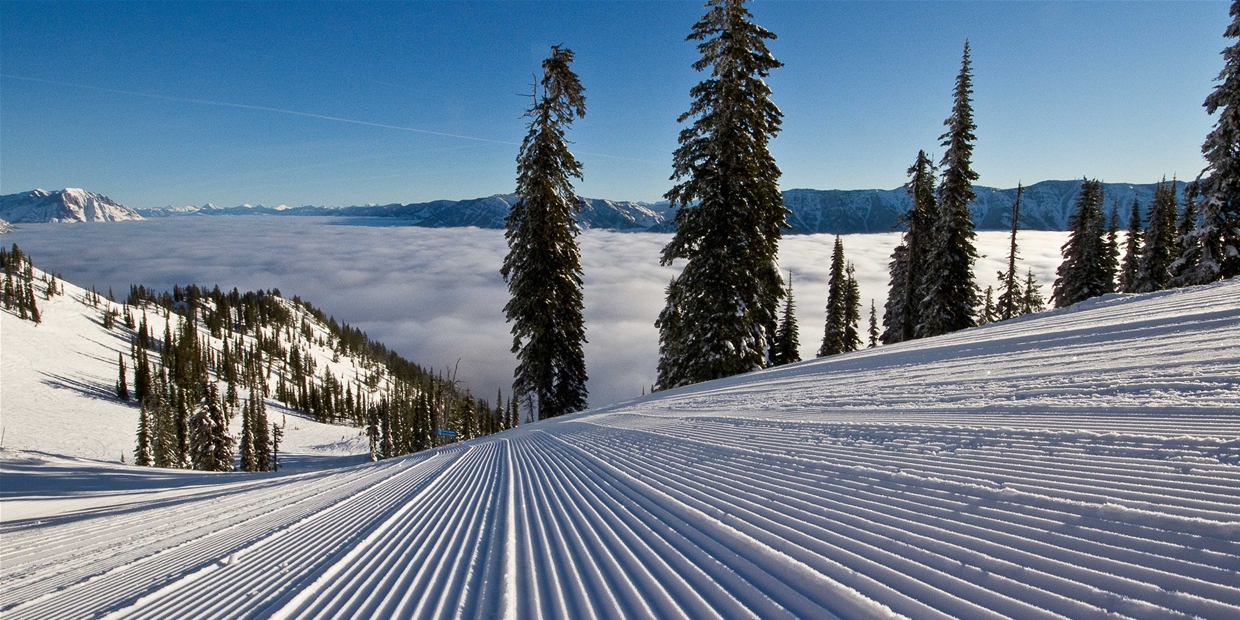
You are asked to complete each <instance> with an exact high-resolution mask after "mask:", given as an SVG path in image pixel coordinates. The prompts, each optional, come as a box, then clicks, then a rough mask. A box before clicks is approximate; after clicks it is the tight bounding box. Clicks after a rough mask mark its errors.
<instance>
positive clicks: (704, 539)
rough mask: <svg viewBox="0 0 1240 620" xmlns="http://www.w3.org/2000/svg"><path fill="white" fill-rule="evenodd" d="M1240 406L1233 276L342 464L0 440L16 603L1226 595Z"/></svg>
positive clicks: (970, 610)
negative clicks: (199, 463) (92, 457)
mask: <svg viewBox="0 0 1240 620" xmlns="http://www.w3.org/2000/svg"><path fill="white" fill-rule="evenodd" d="M9 331H10V330H9V327H8V324H7V323H6V324H5V338H6V339H7V338H9V336H8V334H9ZM9 350H10V349H9V345H8V341H7V340H6V342H5V356H6V358H5V360H6V364H8V355H9V353H8V351H9ZM8 370H9V369H8V367H7V366H6V368H5V371H6V375H5V376H6V383H5V387H6V392H7V390H8V389H9V388H8V385H9V384H8V379H7V377H8V376H9V375H8ZM41 389H46V388H41ZM6 398H7V396H6ZM8 406H9V405H8V402H7V401H6V404H5V407H6V413H7V408H8ZM1237 410H1240V281H1235V280H1233V281H1227V282H1221V283H1217V284H1215V285H1211V286H1207V287H1198V288H1192V289H1183V290H1175V291H1167V292H1162V293H1155V294H1150V295H1144V296H1122V295H1113V296H1108V297H1104V298H1099V299H1095V300H1092V301H1090V302H1087V303H1085V304H1081V305H1080V306H1077V307H1073V308H1069V309H1065V310H1059V311H1054V312H1050V313H1046V314H1043V315H1036V316H1031V317H1027V318H1024V319H1018V320H1014V321H1010V322H1004V323H997V324H991V325H988V326H985V327H981V328H975V329H969V330H965V331H962V332H957V333H954V334H951V335H948V336H943V337H938V338H933V339H927V340H920V341H914V342H909V343H904V344H900V345H894V346H889V347H880V348H877V349H872V350H866V351H860V352H857V353H853V354H845V355H840V356H835V357H831V358H824V359H818V360H812V361H808V362H804V363H800V364H795V365H791V366H785V367H781V368H778V369H772V370H768V371H763V372H759V373H755V374H751V375H747V376H740V377H734V378H731V379H727V380H721V381H716V382H711V383H707V384H702V385H698V386H693V387H689V388H683V389H680V390H675V391H671V392H667V393H660V394H656V395H653V396H650V397H646V398H643V399H640V400H636V401H632V402H629V403H625V404H621V405H618V406H614V407H610V408H607V409H604V410H597V411H590V412H586V413H583V414H578V415H575V416H570V417H566V418H561V419H557V420H550V421H546V422H539V423H536V424H532V425H523V426H522V427H520V428H518V429H515V430H511V431H506V432H504V433H501V434H498V435H494V436H491V437H488V438H483V439H478V440H475V441H471V442H466V443H463V444H456V445H453V446H449V447H447V448H444V449H440V450H437V451H432V452H424V453H421V454H418V455H415V456H412V457H406V458H398V459H391V460H386V461H381V462H379V463H376V464H365V465H360V466H354V467H350V468H344V469H337V470H332V471H326V472H315V473H305V474H298V475H284V476H272V475H270V474H263V475H227V476H212V475H194V474H192V473H184V472H171V471H160V470H151V469H138V468H131V467H122V466H119V465H101V464H93V463H85V462H77V461H73V460H68V459H63V458H57V457H50V456H44V455H39V454H32V453H16V452H13V451H8V450H7V449H6V452H5V455H4V456H5V458H4V460H3V462H2V463H0V468H2V475H3V482H4V484H3V492H2V496H0V497H2V501H3V523H2V525H0V533H3V546H2V549H0V559H2V560H3V561H2V562H0V612H2V613H3V614H4V617H5V618H6V619H18V618H40V619H55V618H77V617H86V616H92V615H104V614H110V615H109V616H108V617H136V618H145V617H152V618H155V617H159V618H171V617H178V618H180V617H208V616H209V617H274V618H288V617H349V616H352V617H441V616H451V617H471V618H499V617H505V618H516V617H567V618H582V617H621V616H626V617H658V618H672V617H691V618H708V617H718V618H747V617H748V618H784V617H802V618H876V617H907V618H918V619H921V618H953V617H968V618H1000V617H1009V618H1063V617H1070V618H1194V617H1195V618H1217V619H1225V618H1236V617H1240V417H1237V416H1236V411H1237ZM7 445H8V444H7V443H6V446H7ZM207 480H211V481H219V482H218V484H206V483H205V482H206V481H207Z"/></svg>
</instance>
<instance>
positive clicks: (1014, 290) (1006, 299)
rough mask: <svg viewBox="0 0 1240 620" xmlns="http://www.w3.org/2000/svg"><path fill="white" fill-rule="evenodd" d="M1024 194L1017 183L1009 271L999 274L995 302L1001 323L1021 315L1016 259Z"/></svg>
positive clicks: (1022, 187)
mask: <svg viewBox="0 0 1240 620" xmlns="http://www.w3.org/2000/svg"><path fill="white" fill-rule="evenodd" d="M1024 193H1025V188H1024V186H1023V185H1021V184H1020V183H1017V184H1016V201H1015V202H1013V203H1012V237H1011V239H1010V240H1009V242H1008V260H1007V270H1005V271H1000V272H999V297H998V298H997V299H996V300H995V313H996V316H997V320H1000V321H1006V320H1008V319H1010V318H1012V317H1015V316H1019V315H1020V306H1021V299H1022V294H1021V286H1020V285H1021V282H1020V272H1018V271H1017V270H1016V259H1017V257H1018V256H1019V254H1018V253H1017V249H1016V231H1017V230H1019V228H1020V225H1019V222H1020V198H1021V196H1022V195H1023V194H1024Z"/></svg>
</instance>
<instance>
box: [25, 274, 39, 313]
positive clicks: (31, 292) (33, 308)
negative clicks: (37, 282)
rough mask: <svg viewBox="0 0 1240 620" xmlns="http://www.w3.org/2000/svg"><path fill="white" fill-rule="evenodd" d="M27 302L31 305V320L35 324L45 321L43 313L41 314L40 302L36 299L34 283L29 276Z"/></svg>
mask: <svg viewBox="0 0 1240 620" xmlns="http://www.w3.org/2000/svg"><path fill="white" fill-rule="evenodd" d="M26 303H27V304H28V305H29V306H30V320H31V321H34V324H35V325H38V324H39V323H42V322H43V315H41V314H39V304H38V302H36V301H35V300H34V283H33V282H32V281H30V279H29V278H28V279H27V280H26Z"/></svg>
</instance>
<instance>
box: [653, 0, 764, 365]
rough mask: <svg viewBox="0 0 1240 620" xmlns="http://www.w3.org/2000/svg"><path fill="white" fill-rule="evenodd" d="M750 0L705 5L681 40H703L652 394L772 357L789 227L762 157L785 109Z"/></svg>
mask: <svg viewBox="0 0 1240 620" xmlns="http://www.w3.org/2000/svg"><path fill="white" fill-rule="evenodd" d="M745 1H746V0H708V1H707V2H706V14H705V15H703V16H702V18H701V19H700V20H698V22H697V23H696V24H694V26H693V29H692V31H691V33H690V34H689V36H688V38H687V40H690V41H699V42H700V43H699V44H698V46H697V49H698V52H699V53H700V54H701V58H700V59H699V60H698V61H697V62H695V63H694V65H693V68H694V69H696V70H698V71H705V70H709V71H710V76H709V77H708V78H707V79H705V80H703V81H702V82H700V83H699V84H697V85H696V86H694V87H693V88H692V89H691V90H690V95H691V96H692V97H693V103H692V104H691V105H690V107H689V110H688V111H687V112H685V113H684V114H682V115H681V116H680V118H679V121H680V122H682V123H683V122H685V121H688V120H690V119H692V121H693V122H692V125H690V126H689V127H687V128H685V129H683V130H682V131H681V132H680V137H679V142H680V146H679V148H677V149H676V152H675V153H674V154H673V156H672V180H673V181H677V183H676V185H675V186H674V187H673V188H672V189H671V190H670V191H669V192H668V193H667V194H666V196H665V197H666V198H667V199H668V201H669V202H670V203H671V205H672V207H674V208H676V215H675V222H676V225H677V230H676V234H675V235H674V236H673V237H672V240H671V242H669V243H668V244H667V246H665V247H664V248H663V253H662V257H661V263H662V264H664V265H670V264H672V262H673V261H675V260H677V259H681V260H684V261H686V263H685V266H684V269H683V271H681V273H680V275H678V276H676V278H675V279H674V280H673V281H672V284H671V285H669V286H668V289H667V293H668V295H667V305H666V307H665V308H664V310H663V311H662V312H661V313H660V315H659V319H658V321H657V322H656V323H655V325H656V327H657V328H658V329H659V368H658V387H659V388H660V389H667V388H672V387H676V386H681V385H688V384H691V383H697V382H700V381H708V380H711V379H718V378H720V377H727V376H730V375H735V374H738V373H742V372H748V371H751V370H756V369H759V368H762V367H763V366H766V365H767V364H768V362H769V348H770V346H771V344H772V341H773V340H774V337H775V333H776V315H777V311H778V308H779V301H780V297H781V296H782V294H783V282H781V280H782V278H780V275H779V271H778V269H777V268H776V266H775V257H776V254H777V252H778V249H779V240H780V237H781V235H782V229H783V228H784V227H786V226H787V224H786V220H785V216H786V215H787V213H788V211H787V209H786V208H785V207H784V203H783V197H782V195H781V194H780V191H779V185H778V180H779V176H780V171H779V168H778V166H776V165H775V158H774V157H773V156H772V155H771V153H770V150H769V148H768V147H769V143H770V141H771V139H772V138H774V136H775V135H776V134H777V133H778V132H779V127H780V123H781V122H782V118H783V113H782V112H780V111H779V108H777V107H776V106H775V104H774V103H773V102H772V101H771V98H770V96H771V90H770V87H769V86H767V83H766V81H765V79H766V78H767V77H768V76H769V73H770V71H771V70H772V69H775V68H778V67H780V66H782V65H781V63H780V62H779V61H777V60H776V59H775V57H774V56H772V55H771V53H770V51H769V50H768V49H767V47H766V40H767V39H774V38H775V35H774V34H772V33H771V32H770V31H768V30H766V29H765V28H762V27H760V26H758V25H756V24H754V23H753V21H752V15H751V14H750V13H749V11H748V10H747V9H746V8H745Z"/></svg>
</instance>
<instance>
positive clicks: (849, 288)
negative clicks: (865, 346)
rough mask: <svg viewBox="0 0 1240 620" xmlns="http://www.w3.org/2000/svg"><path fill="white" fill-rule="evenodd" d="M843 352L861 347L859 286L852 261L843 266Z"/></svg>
mask: <svg viewBox="0 0 1240 620" xmlns="http://www.w3.org/2000/svg"><path fill="white" fill-rule="evenodd" d="M844 274H845V279H844V352H845V353H847V352H849V351H856V350H857V349H860V348H861V330H860V326H861V286H860V285H859V284H858V283H857V273H856V270H855V269H854V268H853V264H852V263H848V266H847V267H845V268H844Z"/></svg>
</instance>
